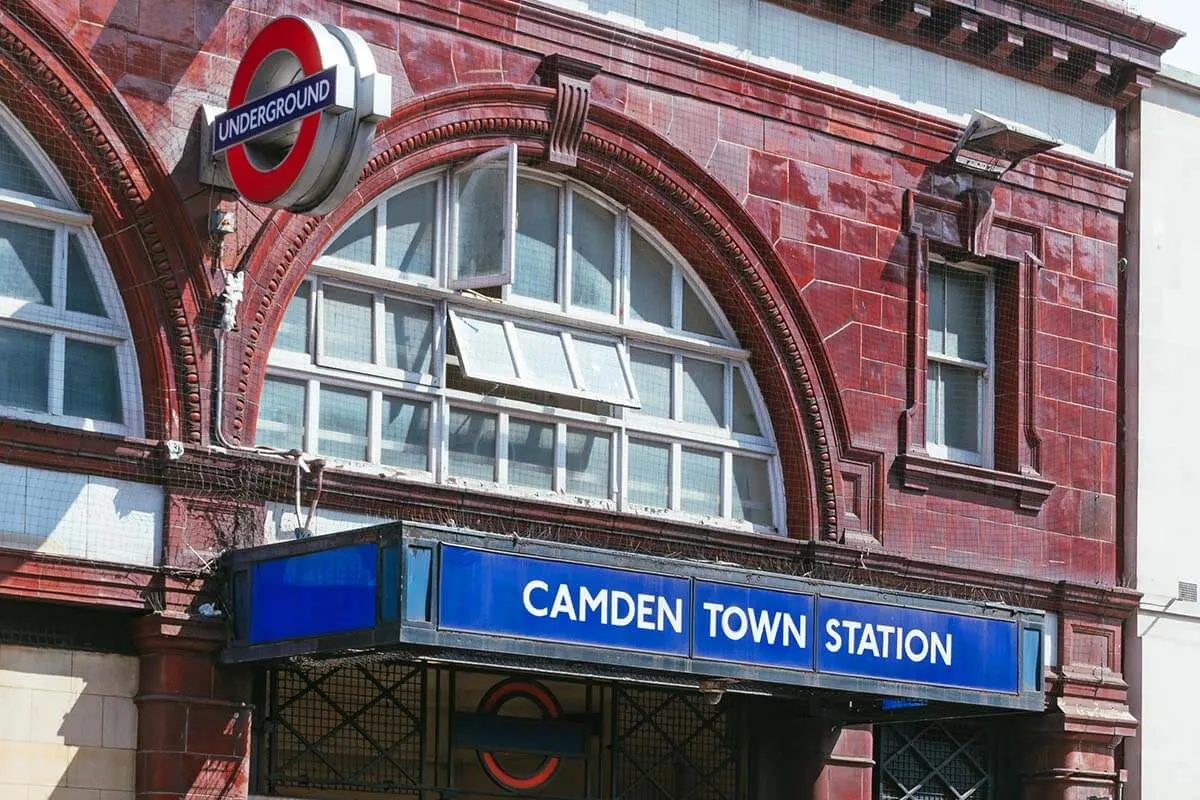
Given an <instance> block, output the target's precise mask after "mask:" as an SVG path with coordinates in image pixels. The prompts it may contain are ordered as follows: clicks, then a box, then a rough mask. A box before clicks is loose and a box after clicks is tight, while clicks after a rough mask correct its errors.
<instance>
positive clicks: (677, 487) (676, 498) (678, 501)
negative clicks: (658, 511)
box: [667, 442, 683, 511]
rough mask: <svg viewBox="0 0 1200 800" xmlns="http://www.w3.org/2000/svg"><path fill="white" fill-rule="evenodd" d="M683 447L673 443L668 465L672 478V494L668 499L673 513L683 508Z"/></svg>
mask: <svg viewBox="0 0 1200 800" xmlns="http://www.w3.org/2000/svg"><path fill="white" fill-rule="evenodd" d="M682 464H683V445H682V444H680V443H679V442H671V463H669V464H668V465H667V474H668V475H669V476H670V478H669V480H670V482H671V492H670V496H669V497H667V507H668V508H670V509H671V510H672V511H679V510H681V509H682V508H683V492H682V486H683V467H682Z"/></svg>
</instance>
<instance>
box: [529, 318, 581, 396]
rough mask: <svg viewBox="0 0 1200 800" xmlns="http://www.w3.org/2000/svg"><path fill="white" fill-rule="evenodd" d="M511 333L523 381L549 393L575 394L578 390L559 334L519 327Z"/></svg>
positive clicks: (564, 345)
mask: <svg viewBox="0 0 1200 800" xmlns="http://www.w3.org/2000/svg"><path fill="white" fill-rule="evenodd" d="M515 330H516V333H517V342H516V344H517V347H519V348H520V349H521V355H522V356H523V361H524V368H525V371H526V374H523V375H522V376H521V378H522V379H523V380H524V382H525V383H526V384H527V385H530V386H533V387H536V388H538V389H545V390H546V391H549V392H557V393H558V394H575V393H576V391H577V389H578V387H577V386H576V385H575V380H574V379H573V378H572V377H571V366H570V364H569V363H568V362H567V348H566V344H565V343H564V342H563V337H562V334H561V333H557V332H553V331H543V330H540V329H537V328H526V327H523V326H516V327H515Z"/></svg>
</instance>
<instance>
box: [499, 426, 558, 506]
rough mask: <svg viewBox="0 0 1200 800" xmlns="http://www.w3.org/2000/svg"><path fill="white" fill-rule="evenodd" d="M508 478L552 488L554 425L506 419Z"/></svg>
mask: <svg viewBox="0 0 1200 800" xmlns="http://www.w3.org/2000/svg"><path fill="white" fill-rule="evenodd" d="M508 482H509V483H510V484H512V485H513V486H528V487H529V488H531V489H546V490H550V489H553V488H554V426H553V425H549V424H547V423H544V422H527V421H525V420H520V419H509V421H508Z"/></svg>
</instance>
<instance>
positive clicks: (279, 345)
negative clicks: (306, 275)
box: [274, 281, 312, 353]
mask: <svg viewBox="0 0 1200 800" xmlns="http://www.w3.org/2000/svg"><path fill="white" fill-rule="evenodd" d="M311 295H312V284H310V283H309V282H308V281H305V282H304V283H302V284H300V286H299V288H297V289H296V294H294V295H292V300H291V302H290V303H288V307H287V310H286V311H284V312H283V320H282V321H280V323H279V330H278V332H277V333H276V334H275V345H274V346H275V349H277V350H287V351H289V352H292V353H307V352H309V337H308V306H309V298H310V297H311Z"/></svg>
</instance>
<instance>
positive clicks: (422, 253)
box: [384, 181, 437, 277]
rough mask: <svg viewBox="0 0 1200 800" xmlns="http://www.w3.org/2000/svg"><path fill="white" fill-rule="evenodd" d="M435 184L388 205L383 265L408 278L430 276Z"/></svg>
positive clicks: (431, 182) (408, 193) (396, 198)
mask: <svg viewBox="0 0 1200 800" xmlns="http://www.w3.org/2000/svg"><path fill="white" fill-rule="evenodd" d="M436 204H437V184H436V183H434V182H433V181H430V182H428V183H423V184H421V185H420V186H414V187H413V188H411V189H409V190H407V191H405V192H403V193H401V194H398V195H396V196H395V197H393V198H392V199H390V200H388V202H387V236H386V238H385V239H384V263H385V264H387V266H388V267H390V268H391V269H395V270H399V271H400V272H403V273H405V274H408V275H425V276H428V277H432V276H433V242H434V221H435V219H436V214H435V208H436Z"/></svg>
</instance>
